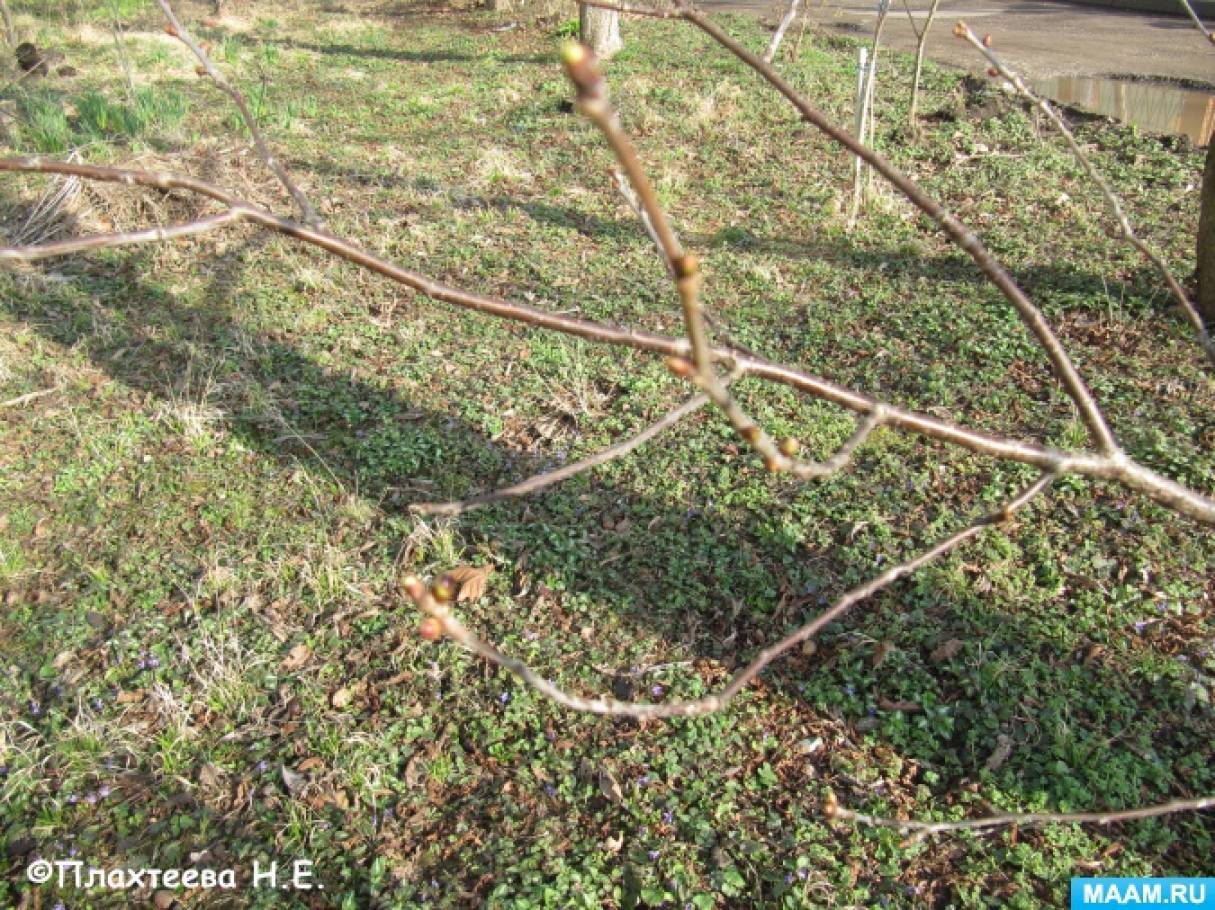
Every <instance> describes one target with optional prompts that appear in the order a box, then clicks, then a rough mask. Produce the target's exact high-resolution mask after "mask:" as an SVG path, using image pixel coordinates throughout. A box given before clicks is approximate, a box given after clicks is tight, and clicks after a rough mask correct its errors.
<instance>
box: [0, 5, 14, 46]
mask: <svg viewBox="0 0 1215 910" xmlns="http://www.w3.org/2000/svg"><path fill="white" fill-rule="evenodd" d="M0 21H3V23H4V40H5V41H7V42H8V46H9V47H12V48H15V47H16V46H17V30H16V29H15V28H13V16H12V13H10V12H9V10H8V0H0Z"/></svg>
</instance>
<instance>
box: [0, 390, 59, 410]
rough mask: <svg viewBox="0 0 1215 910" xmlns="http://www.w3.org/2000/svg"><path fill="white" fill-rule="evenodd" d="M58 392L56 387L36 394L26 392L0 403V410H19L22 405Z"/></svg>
mask: <svg viewBox="0 0 1215 910" xmlns="http://www.w3.org/2000/svg"><path fill="white" fill-rule="evenodd" d="M58 391H59V387H58V386H54V387H53V388H49V389H40V390H39V391H37V392H26V393H25V394H24V395H18V396H17V397H16V398H10V399H9V400H8V401H0V408H19V407H21V405H23V404H29V403H30V402H31V401H37V400H38V399H39V398H45V397H46V396H47V395H53V394H55V393H56V392H58Z"/></svg>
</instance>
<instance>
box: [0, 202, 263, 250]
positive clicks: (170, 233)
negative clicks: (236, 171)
mask: <svg viewBox="0 0 1215 910" xmlns="http://www.w3.org/2000/svg"><path fill="white" fill-rule="evenodd" d="M245 215H246V210H245V208H244V207H243V206H237V207H234V208H230V209H228V210H227V211H225V212H221V213H219V214H218V215H211V216H210V217H207V218H199V219H198V220H197V221H188V222H185V223H183V224H174V225H170V226H169V227H157V228H147V229H145V230H142V231H124V232H118V233H113V234H92V235H90V236H87V237H73V238H71V239H70V240H57V241H55V242H53V243H43V244H38V245H36V246H11V247H3V248H0V262H33V261H35V260H38V259H50V258H52V257H55V256H68V255H71V254H72V253H85V252H91V251H93V250H103V249H112V248H114V247H121V246H132V245H134V244H137V243H162V242H164V241H166V240H179V239H181V238H182V237H194V236H196V235H198V234H205V233H208V232H209V231H214V230H217V229H218V228H221V227H226V226H227V225H229V224H233V223H234V222H237V221H240V220H242V219H243V218H244V217H245Z"/></svg>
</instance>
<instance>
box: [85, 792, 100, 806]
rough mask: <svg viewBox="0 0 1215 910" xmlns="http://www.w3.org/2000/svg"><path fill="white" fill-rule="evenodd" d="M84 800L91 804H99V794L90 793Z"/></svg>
mask: <svg viewBox="0 0 1215 910" xmlns="http://www.w3.org/2000/svg"><path fill="white" fill-rule="evenodd" d="M84 801H85V802H86V803H88V804H89V805H90V806H95V805H97V794H96V793H90V794H88V795H87V796H85V798H84Z"/></svg>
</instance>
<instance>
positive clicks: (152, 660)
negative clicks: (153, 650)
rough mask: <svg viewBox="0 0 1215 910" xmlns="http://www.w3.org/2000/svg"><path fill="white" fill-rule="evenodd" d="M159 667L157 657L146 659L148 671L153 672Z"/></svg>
mask: <svg viewBox="0 0 1215 910" xmlns="http://www.w3.org/2000/svg"><path fill="white" fill-rule="evenodd" d="M159 666H160V658H159V657H149V658H148V668H149V669H152V670H155V669H156V668H157V667H159Z"/></svg>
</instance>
